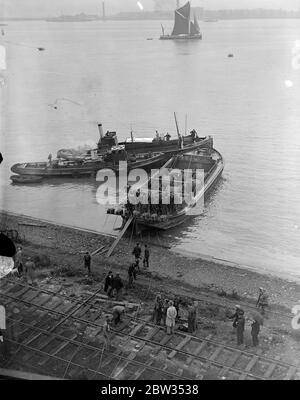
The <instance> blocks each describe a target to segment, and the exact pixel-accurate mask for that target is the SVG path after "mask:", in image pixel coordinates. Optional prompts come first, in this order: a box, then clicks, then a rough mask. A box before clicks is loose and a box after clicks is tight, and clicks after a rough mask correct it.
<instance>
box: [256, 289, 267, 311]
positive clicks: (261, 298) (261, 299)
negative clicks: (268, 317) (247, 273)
mask: <svg viewBox="0 0 300 400" xmlns="http://www.w3.org/2000/svg"><path fill="white" fill-rule="evenodd" d="M268 305H269V301H268V295H267V293H266V291H265V289H263V288H261V287H260V288H259V294H258V299H257V302H256V307H258V309H259V310H261V313H262V315H264V314H265V309H266V307H268Z"/></svg>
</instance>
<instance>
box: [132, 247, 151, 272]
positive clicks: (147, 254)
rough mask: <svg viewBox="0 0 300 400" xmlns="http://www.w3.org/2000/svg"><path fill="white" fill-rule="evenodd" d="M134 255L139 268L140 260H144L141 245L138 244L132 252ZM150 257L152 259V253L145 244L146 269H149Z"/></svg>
mask: <svg viewBox="0 0 300 400" xmlns="http://www.w3.org/2000/svg"><path fill="white" fill-rule="evenodd" d="M132 254H133V255H134V257H135V263H136V265H137V267H138V268H139V265H140V260H141V258H142V248H141V246H140V244H139V243H137V244H136V246H135V248H134V249H133V251H132ZM149 257H150V252H149V249H148V246H147V245H146V244H145V249H144V257H143V265H144V268H149Z"/></svg>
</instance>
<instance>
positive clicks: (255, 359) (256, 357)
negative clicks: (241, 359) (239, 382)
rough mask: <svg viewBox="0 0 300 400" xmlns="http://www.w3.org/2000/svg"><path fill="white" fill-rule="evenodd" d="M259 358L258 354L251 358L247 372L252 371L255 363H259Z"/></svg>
mask: <svg viewBox="0 0 300 400" xmlns="http://www.w3.org/2000/svg"><path fill="white" fill-rule="evenodd" d="M258 360H259V357H258V356H254V357H252V359H251V360H250V362H249V363H248V365H247V366H246V368H245V371H246V372H250V371H251V369H252V368H253V367H254V365H255V364H256V363H257V361H258Z"/></svg>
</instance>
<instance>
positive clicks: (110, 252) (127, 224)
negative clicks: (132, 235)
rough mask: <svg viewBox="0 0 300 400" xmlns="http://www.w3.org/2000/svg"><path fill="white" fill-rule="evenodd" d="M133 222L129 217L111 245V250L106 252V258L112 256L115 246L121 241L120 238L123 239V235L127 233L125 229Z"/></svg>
mask: <svg viewBox="0 0 300 400" xmlns="http://www.w3.org/2000/svg"><path fill="white" fill-rule="evenodd" d="M132 220H133V217H130V218H129V219H128V220H127V222H126V224H125V225H124V228H123V229H122V230H121V232H120V233H119V235H118V237H117V239H116V240H115V241H114V243H113V244H112V246H111V248H110V249H109V250H108V252H107V257H110V256H111V255H112V252H113V251H114V249H115V248H116V246H117V244H118V243H119V241H120V240H121V238H122V237H123V235H124V233H125V232H126V231H127V229H128V228H129V225H130V224H131V222H132Z"/></svg>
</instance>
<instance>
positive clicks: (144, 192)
mask: <svg viewBox="0 0 300 400" xmlns="http://www.w3.org/2000/svg"><path fill="white" fill-rule="evenodd" d="M187 169H188V170H190V169H192V170H193V171H194V172H193V174H195V170H196V169H200V170H204V186H203V185H201V186H199V185H196V184H195V180H196V179H197V178H196V175H193V186H192V187H193V196H192V199H191V201H190V202H188V203H187V202H186V201H185V200H183V201H182V203H181V204H175V201H174V197H173V200H172V196H171V197H170V199H171V201H170V203H169V204H164V201H163V197H164V193H166V190H167V189H166V188H165V187H164V184H163V180H162V175H161V172H158V173H157V175H154V176H153V177H151V179H150V178H149V181H147V182H145V183H143V184H142V185H141V186H140V188H138V189H137V192H138V193H139V196H140V198H141V199H143V202H141V201H140V202H139V203H138V204H137V205H132V204H130V203H129V202H128V200H127V202H124V203H123V204H122V205H121V206H120V207H118V208H116V209H115V208H109V209H108V210H107V213H108V214H115V215H120V216H121V217H122V218H123V226H125V225H126V222H127V221H128V220H129V219H130V218H131V219H132V220H133V223H135V224H136V226H138V227H139V228H141V229H145V228H146V229H149V228H154V229H159V230H167V229H170V228H174V227H176V226H178V225H179V224H182V223H183V222H184V221H185V220H186V219H187V217H188V216H189V212H190V211H191V209H192V208H193V207H194V206H195V205H196V204H197V202H198V201H199V200H200V199H201V198H204V196H205V195H207V193H208V192H209V190H210V189H211V188H212V187H213V186H214V184H215V183H216V182H217V180H218V178H219V177H220V176H221V174H222V172H223V169H224V160H223V157H222V155H221V154H220V153H219V152H218V151H217V150H215V149H198V150H197V151H194V152H190V153H183V154H176V155H174V156H173V157H172V158H171V159H170V160H168V161H167V162H166V163H165V165H164V166H163V167H162V169H161V171H167V176H169V178H170V180H169V181H170V182H173V183H172V184H171V193H175V188H176V187H177V189H178V188H179V190H180V191H182V190H183V189H182V180H180V181H179V180H178V171H181V174H182V175H181V177H182V176H183V174H184V171H185V170H187ZM172 179H173V181H172ZM176 179H177V180H176ZM169 181H168V180H167V182H169ZM155 182H156V184H155ZM178 182H179V186H178ZM172 185H173V186H172ZM153 186H154V187H156V188H157V190H156V191H155V192H153V190H152V187H153ZM145 196H146V197H145ZM155 198H156V200H157V201H156V202H155V204H153V199H155ZM145 199H146V201H145ZM147 200H148V201H147Z"/></svg>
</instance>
